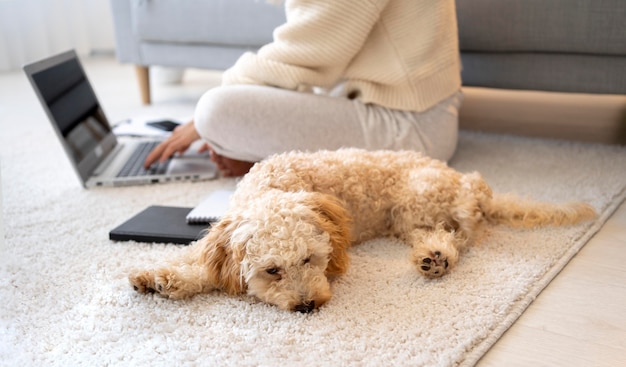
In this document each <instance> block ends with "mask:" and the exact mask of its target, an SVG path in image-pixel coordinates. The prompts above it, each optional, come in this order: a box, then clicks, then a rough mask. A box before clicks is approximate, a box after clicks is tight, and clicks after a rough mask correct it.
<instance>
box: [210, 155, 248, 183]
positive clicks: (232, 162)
mask: <svg viewBox="0 0 626 367" xmlns="http://www.w3.org/2000/svg"><path fill="white" fill-rule="evenodd" d="M211 160H212V161H213V162H214V163H215V164H216V165H217V169H219V170H220V172H221V174H222V176H223V177H239V176H243V175H245V174H246V173H248V171H250V168H252V166H254V163H255V162H246V161H239V160H236V159H231V158H226V157H224V156H221V155H219V154H217V153H215V151H213V150H211Z"/></svg>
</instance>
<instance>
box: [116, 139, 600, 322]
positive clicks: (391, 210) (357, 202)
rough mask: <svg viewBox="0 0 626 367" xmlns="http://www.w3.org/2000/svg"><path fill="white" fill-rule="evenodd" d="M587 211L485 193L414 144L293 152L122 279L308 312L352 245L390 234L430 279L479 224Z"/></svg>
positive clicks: (563, 219) (536, 220) (256, 172)
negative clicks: (199, 232)
mask: <svg viewBox="0 0 626 367" xmlns="http://www.w3.org/2000/svg"><path fill="white" fill-rule="evenodd" d="M595 215H596V214H595V211H594V209H593V208H592V207H591V206H589V205H587V204H584V203H567V204H551V203H540V202H536V201H532V200H525V199H520V198H518V197H516V196H514V195H494V194H492V191H491V189H490V187H489V186H488V185H487V183H486V182H485V181H484V180H483V178H482V177H481V176H480V174H478V173H476V172H474V173H470V174H463V173H460V172H457V171H455V170H453V169H452V168H449V167H448V166H447V165H446V164H445V163H443V162H440V161H437V160H434V159H430V158H427V157H424V156H422V155H421V154H419V153H416V152H408V151H404V152H391V151H376V152H367V151H363V150H357V149H342V150H339V151H320V152H316V153H297V152H292V153H285V154H280V155H275V156H272V157H270V158H268V159H267V160H265V161H263V162H261V163H258V164H256V165H255V166H254V167H253V168H252V170H251V171H250V173H248V174H247V175H246V176H245V177H244V178H243V179H242V181H241V182H240V183H239V184H238V186H237V190H236V191H235V193H234V194H233V197H232V199H231V206H230V209H229V210H228V212H227V213H226V214H225V215H224V217H223V218H222V219H221V221H219V222H218V223H216V224H215V225H214V226H213V227H212V228H211V229H210V231H209V232H208V233H207V235H206V236H205V237H204V238H203V239H201V240H199V241H197V242H196V243H195V244H193V245H192V246H190V247H189V248H185V249H184V250H183V254H182V255H181V257H180V258H179V259H176V260H173V261H170V262H169V263H168V264H167V265H165V266H163V267H158V268H155V269H151V270H142V271H137V272H135V273H133V274H131V276H130V278H129V279H130V282H131V284H132V285H133V286H134V288H135V289H136V290H137V291H139V292H142V293H145V292H158V293H159V294H161V295H163V296H166V297H169V298H173V299H180V298H185V297H190V296H193V295H195V294H198V293H205V292H209V291H212V290H215V289H219V290H223V291H226V292H228V293H230V294H241V293H247V294H249V295H252V296H255V297H257V298H258V299H260V300H261V301H263V302H267V303H270V304H273V305H276V306H278V307H279V308H281V309H285V310H292V311H299V312H310V311H312V310H314V309H315V308H317V307H319V306H321V305H322V304H324V303H326V302H327V301H328V300H329V299H330V298H331V289H330V283H329V277H330V278H332V277H333V276H337V275H340V274H343V273H345V272H346V270H347V268H348V265H349V256H348V249H349V247H350V246H351V245H352V244H357V243H359V242H362V241H366V240H368V239H371V238H375V237H383V236H387V237H395V238H398V239H400V240H401V241H403V242H405V243H406V244H407V245H409V246H411V247H412V252H411V257H410V260H411V261H412V262H413V263H414V264H415V267H416V270H417V271H418V272H419V273H421V274H423V275H424V276H427V277H440V276H442V275H444V274H446V273H447V272H449V271H450V270H451V269H452V268H454V266H455V265H456V263H457V262H458V260H459V252H460V251H461V250H462V249H463V248H464V247H465V246H467V245H468V244H471V243H472V242H476V241H477V240H478V239H479V237H480V235H481V230H482V229H483V228H484V226H485V225H486V224H505V225H509V226H517V227H528V228H532V227H536V226H544V225H569V224H575V223H577V222H580V221H583V220H587V219H590V218H593V217H594V216H595Z"/></svg>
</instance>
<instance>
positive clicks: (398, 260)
mask: <svg viewBox="0 0 626 367" xmlns="http://www.w3.org/2000/svg"><path fill="white" fill-rule="evenodd" d="M51 134H52V132H51V130H49V129H44V130H42V131H30V130H26V129H25V130H24V131H23V132H22V134H20V135H21V136H20V137H19V138H20V139H19V141H20V143H16V142H15V137H13V138H11V135H6V134H3V135H4V136H3V137H2V138H1V139H0V143H1V149H2V157H3V161H2V175H1V177H2V180H3V190H2V191H3V192H2V193H3V195H4V216H5V217H4V218H5V232H6V244H5V248H4V249H3V253H2V259H1V260H0V262H1V267H0V279H1V282H0V297H1V299H2V302H0V308H1V309H0V311H1V312H0V361H1V362H0V363H2V364H4V365H12V366H54V365H58V366H70V365H86V366H110V365H124V366H126V365H128V366H158V365H167V366H171V365H181V366H183V365H198V366H209V365H236V366H257V365H261V366H270V365H313V366H322V365H369V366H382V365H384V366H396V365H411V366H420V365H428V366H454V365H473V364H474V363H476V362H477V361H478V359H480V357H481V356H482V355H483V354H484V353H485V352H486V351H487V350H488V349H489V348H490V346H491V345H493V343H495V341H496V340H497V339H498V338H499V337H500V336H501V335H502V333H504V331H505V330H506V329H507V328H508V327H509V326H510V325H511V324H512V323H513V322H514V321H515V320H516V319H517V318H518V317H519V316H520V315H521V313H522V312H523V311H524V309H525V308H526V307H527V306H528V305H529V303H530V302H532V301H533V299H534V298H535V297H536V296H537V295H538V294H539V293H540V292H541V290H542V289H543V288H544V287H545V286H546V285H547V284H548V283H549V282H550V281H551V280H552V279H553V278H554V277H555V276H556V275H557V274H558V273H559V271H560V270H561V269H562V268H563V267H564V266H565V265H566V264H567V262H568V261H569V260H570V259H571V258H572V256H574V255H575V254H576V252H577V251H578V250H579V249H580V248H581V247H582V246H584V245H585V243H586V242H587V240H588V239H589V238H590V237H591V236H592V235H593V234H594V233H595V232H596V231H598V230H599V228H600V227H601V226H602V224H603V223H604V221H605V220H606V219H607V218H608V217H609V216H610V215H611V213H612V212H613V211H614V210H615V209H616V208H617V206H618V204H619V203H620V202H621V201H622V200H623V199H624V197H625V196H626V192H625V186H626V170H624V167H626V150H625V149H623V148H616V147H607V146H597V145H586V144H579V143H566V142H556V141H546V140H533V139H523V138H513V137H505V136H494V135H482V134H473V133H472V134H470V133H463V134H462V135H461V139H460V143H459V148H458V152H457V154H456V156H455V157H454V159H453V160H452V162H451V165H452V166H454V167H455V168H457V169H459V170H461V171H472V170H478V171H480V172H481V173H482V174H483V175H484V176H485V177H486V178H487V179H488V181H489V182H490V184H491V185H492V186H493V188H494V189H495V190H497V191H503V192H508V191H514V192H517V193H518V194H520V195H522V196H529V197H533V198H536V199H542V200H548V201H565V200H583V201H587V202H590V203H591V204H592V205H594V206H595V207H596V209H597V210H598V211H599V213H600V217H599V218H598V219H597V220H596V221H594V222H591V223H585V224H582V225H579V226H576V227H570V228H558V229H553V228H548V229H541V230H513V229H509V228H506V227H495V228H492V229H491V234H490V235H489V237H488V238H487V239H486V241H485V242H484V243H482V244H480V245H479V246H476V247H473V248H471V249H470V250H469V251H468V252H467V253H466V254H465V256H463V257H462V258H461V261H460V262H459V265H458V267H457V268H456V269H455V270H454V271H453V272H452V273H451V274H449V275H447V276H445V277H444V278H442V279H439V280H427V279H424V278H422V277H420V276H418V274H417V272H416V271H415V270H414V269H413V267H412V265H411V264H410V263H409V260H408V253H409V249H408V248H407V247H405V246H403V245H402V244H400V243H397V242H394V241H392V240H388V239H378V240H373V241H370V242H367V243H365V244H363V245H360V246H358V247H355V248H353V250H352V267H351V269H350V270H349V272H348V273H347V274H346V275H345V276H343V277H341V278H340V279H338V280H337V281H336V282H335V283H334V293H335V295H334V298H333V299H332V300H331V301H330V302H329V303H328V304H326V305H325V306H324V307H322V308H321V309H320V310H319V311H318V312H315V313H312V314H308V315H303V314H296V313H288V312H285V311H280V310H278V309H277V308H274V307H271V306H267V305H265V304H262V303H258V302H256V301H254V300H253V299H250V298H247V297H241V298H237V297H229V296H226V295H224V294H220V293H218V292H215V293H212V294H207V295H203V296H198V297H195V298H193V299H191V300H186V301H178V302H174V301H169V300H165V299H162V298H160V297H158V296H143V295H139V294H136V293H135V292H134V291H133V290H132V289H131V287H130V286H129V285H128V281H127V279H126V277H127V274H128V273H129V271H130V270H131V268H133V267H136V266H145V265H149V264H152V263H154V262H156V261H159V260H161V259H163V258H166V257H168V256H171V255H174V254H175V253H176V251H177V250H178V247H177V246H176V245H171V244H170V245H167V244H144V243H132V242H131V243H115V242H111V241H109V240H108V231H109V230H110V229H111V228H113V227H115V226H117V225H118V224H119V223H121V222H122V221H124V220H125V219H127V218H128V217H130V216H132V215H133V214H135V213H137V212H138V211H140V210H142V209H144V208H145V207H147V206H149V205H152V204H160V205H173V206H194V205H195V204H197V203H198V202H199V201H200V200H201V199H202V198H204V197H205V196H206V195H207V194H209V193H210V192H211V191H213V190H216V189H221V188H232V187H233V185H234V181H232V180H218V181H212V182H201V183H189V184H166V185H156V186H147V187H128V188H112V189H94V190H83V189H82V188H81V187H80V186H79V184H78V181H77V180H76V178H75V177H74V173H73V172H72V170H71V169H70V167H69V166H68V164H67V163H66V160H65V157H64V156H63V152H62V151H61V149H60V147H59V146H58V143H57V141H56V139H55V138H54V137H53V136H52V135H51ZM25 141H37V142H41V143H40V144H39V145H38V146H35V147H33V146H31V145H29V144H25V143H24V142H25ZM42 152H46V153H45V154H42ZM25 175H26V176H25ZM27 176H29V177H31V178H30V179H28V178H26V177H27Z"/></svg>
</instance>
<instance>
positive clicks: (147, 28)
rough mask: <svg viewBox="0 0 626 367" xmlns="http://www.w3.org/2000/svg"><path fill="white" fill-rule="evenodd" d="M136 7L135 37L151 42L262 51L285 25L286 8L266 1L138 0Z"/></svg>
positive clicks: (135, 2)
mask: <svg viewBox="0 0 626 367" xmlns="http://www.w3.org/2000/svg"><path fill="white" fill-rule="evenodd" d="M133 6H134V7H135V9H134V12H133V27H134V33H135V35H136V36H137V37H138V39H139V40H141V41H148V42H159V43H181V44H209V45H210V44H217V45H233V46H242V47H259V46H260V45H264V44H266V43H269V42H271V41H272V32H271V30H273V29H274V28H276V27H277V26H279V25H280V24H282V23H284V22H285V13H284V9H283V7H281V6H276V5H271V4H268V3H267V2H265V1H253V0H212V1H206V0H185V1H171V0H135V1H134V2H133ZM215 14H219V16H215Z"/></svg>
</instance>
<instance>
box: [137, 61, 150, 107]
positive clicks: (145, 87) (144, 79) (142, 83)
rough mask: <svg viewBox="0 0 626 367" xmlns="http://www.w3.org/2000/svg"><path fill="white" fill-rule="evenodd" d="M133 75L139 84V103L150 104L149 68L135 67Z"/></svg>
mask: <svg viewBox="0 0 626 367" xmlns="http://www.w3.org/2000/svg"><path fill="white" fill-rule="evenodd" d="M135 73H136V74H137V81H138V82H139V91H140V93H141V102H142V103H143V104H150V68H149V67H148V66H143V65H135Z"/></svg>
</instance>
